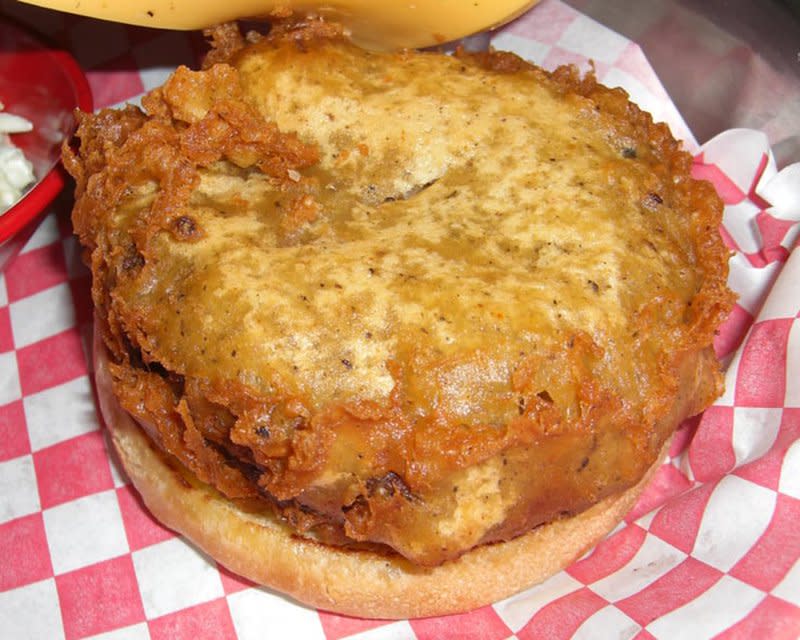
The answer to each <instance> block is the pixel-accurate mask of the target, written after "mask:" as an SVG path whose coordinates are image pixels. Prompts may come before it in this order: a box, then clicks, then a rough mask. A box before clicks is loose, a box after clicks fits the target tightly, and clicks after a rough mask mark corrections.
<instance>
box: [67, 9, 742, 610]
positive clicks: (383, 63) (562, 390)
mask: <svg viewBox="0 0 800 640" xmlns="http://www.w3.org/2000/svg"><path fill="white" fill-rule="evenodd" d="M209 37H210V40H211V45H212V48H211V51H210V52H209V54H208V56H207V58H206V61H205V63H204V65H203V68H202V69H200V70H198V71H192V70H189V69H187V68H183V67H182V68H179V69H178V70H176V72H175V73H174V74H173V75H172V76H171V77H170V78H169V80H168V81H167V82H166V83H165V84H164V85H163V86H162V87H160V88H157V89H155V90H153V91H151V92H150V93H149V94H148V95H147V96H145V97H144V98H143V100H142V107H141V108H138V107H133V106H128V107H126V108H124V109H119V110H103V111H100V112H98V113H97V114H81V115H80V116H79V128H78V131H77V143H76V144H74V145H73V146H71V147H69V146H68V147H65V150H64V160H65V165H66V167H67V168H68V170H69V171H70V172H71V173H72V175H73V176H74V177H75V179H76V203H75V208H74V211H73V222H74V227H75V231H76V233H77V234H78V236H79V239H80V242H81V244H82V245H83V247H84V250H85V257H86V261H87V264H89V266H90V267H91V270H92V274H93V286H92V294H93V300H94V305H95V327H96V328H95V331H96V345H95V361H96V377H97V385H98V394H99V399H100V405H101V411H102V414H103V416H104V418H105V422H106V423H107V425H108V428H109V430H110V433H111V439H112V442H113V444H114V447H115V449H116V451H117V453H118V455H119V458H120V460H121V462H122V464H123V466H124V467H125V469H126V471H127V472H128V474H129V475H130V478H131V480H132V482H133V484H134V485H135V486H136V488H137V489H138V491H139V492H140V493H141V495H142V496H143V499H144V502H145V503H146V505H147V506H148V508H149V509H150V510H151V511H152V512H153V513H154V514H155V516H156V517H157V518H159V519H160V520H161V521H162V522H164V523H165V524H166V525H168V526H169V527H171V528H173V529H175V530H176V531H178V532H180V533H181V534H183V535H185V536H186V537H187V538H188V539H190V540H191V541H193V542H194V543H195V544H196V545H198V546H199V547H200V548H201V549H203V550H204V551H206V552H207V553H208V554H209V555H211V556H212V557H213V558H215V559H216V560H218V561H219V562H221V563H222V564H224V565H225V566H227V567H229V568H230V569H232V570H233V571H235V572H237V573H239V574H241V575H243V576H245V577H246V578H249V579H250V580H253V581H255V582H257V583H259V584H263V585H266V586H269V587H271V588H274V589H276V590H278V591H281V592H283V593H286V594H288V595H290V596H292V597H294V598H296V599H297V600H299V601H301V602H303V603H306V604H309V605H312V606H315V607H319V608H322V609H327V610H331V611H337V612H341V613H345V614H350V615H357V616H368V617H380V618H406V617H416V616H429V615H439V614H445V613H454V612H459V611H465V610H468V609H471V608H475V607H478V606H481V605H484V604H487V603H490V602H493V601H497V600H499V599H502V598H504V597H507V596H509V595H511V594H513V593H516V592H518V591H520V590H522V589H525V588H527V587H529V586H531V585H533V584H536V583H537V582H540V581H542V580H544V579H545V578H547V577H549V576H550V575H552V574H554V573H556V572H557V571H559V570H560V569H562V568H564V567H565V566H567V565H568V564H569V563H571V562H572V561H573V560H575V559H576V558H577V557H579V556H580V555H581V554H582V553H584V552H585V551H586V550H588V549H589V548H591V547H592V546H593V545H594V544H596V543H597V542H598V541H599V540H600V539H601V538H602V537H603V536H605V535H606V534H607V533H608V532H609V531H611V530H612V529H613V528H614V527H615V526H616V525H617V524H618V523H619V522H620V520H621V519H622V518H624V516H625V514H626V513H627V512H628V511H629V510H630V509H631V508H632V507H633V505H634V504H635V502H636V500H637V498H638V496H639V494H640V493H641V491H642V489H643V487H644V486H645V485H646V483H647V481H648V479H649V478H650V477H651V475H652V474H653V473H654V470H655V469H657V467H658V466H659V465H660V464H661V462H662V460H663V456H664V452H665V451H666V448H667V447H668V445H669V441H670V438H671V436H672V434H673V433H674V432H675V430H676V429H677V428H678V426H679V425H680V424H681V423H682V422H683V420H685V419H686V418H688V417H690V416H692V415H695V414H697V413H699V412H701V411H703V409H705V408H706V407H707V406H708V405H709V404H710V403H711V402H713V400H714V399H715V398H716V397H717V396H718V395H719V394H720V393H721V390H722V378H721V375H720V372H719V365H718V363H717V361H716V358H715V356H714V352H713V348H712V341H713V337H714V334H715V331H716V330H717V327H718V326H719V325H720V323H721V322H722V320H723V319H724V318H725V316H726V314H727V313H728V311H729V310H730V308H731V305H732V294H731V293H730V291H729V290H728V288H727V286H726V280H727V258H728V255H727V251H726V249H725V248H724V246H723V244H722V241H721V239H720V236H719V233H718V231H717V228H718V225H719V222H720V218H721V210H722V205H721V202H720V199H719V198H718V196H717V195H716V193H715V192H714V189H713V187H712V186H711V185H709V184H708V183H705V182H700V181H696V180H694V179H692V177H691V175H690V167H691V157H690V156H689V155H688V154H687V153H686V152H685V151H683V150H682V148H681V145H680V144H679V143H678V142H677V141H676V140H674V139H673V137H672V136H671V134H670V133H669V131H668V129H667V128H666V126H665V125H663V124H654V123H653V121H652V118H651V117H650V116H649V115H648V114H646V113H644V112H642V111H641V110H640V109H638V108H637V107H636V106H635V105H633V104H632V103H631V102H630V101H629V100H628V96H627V95H626V94H625V93H624V91H622V90H621V89H609V88H606V87H603V86H602V85H600V84H598V83H597V82H596V80H595V79H594V77H593V76H592V75H591V74H589V75H584V76H581V75H580V74H579V73H578V72H577V70H576V69H574V68H572V67H562V68H559V69H557V70H555V71H553V72H547V71H544V70H542V69H540V68H537V67H535V66H534V65H532V64H530V63H528V62H526V61H524V60H522V59H520V58H519V57H517V56H515V55H513V54H510V53H503V52H496V51H490V52H481V53H467V52H464V51H458V52H456V54H455V55H444V54H442V53H436V52H411V51H402V52H395V53H378V52H373V51H366V50H363V49H360V48H359V47H357V46H355V45H354V44H352V43H351V42H350V41H349V40H348V39H347V37H346V36H345V34H344V33H343V32H342V29H341V28H339V27H337V26H336V25H335V24H332V23H328V22H324V21H319V20H310V19H308V20H294V21H291V20H287V21H277V22H276V23H274V24H273V26H272V28H271V29H270V31H269V32H268V33H267V34H266V35H262V34H257V33H248V34H247V35H242V34H241V33H240V31H239V28H238V27H237V26H236V25H223V26H221V27H219V28H217V29H215V30H213V31H212V32H210V33H209Z"/></svg>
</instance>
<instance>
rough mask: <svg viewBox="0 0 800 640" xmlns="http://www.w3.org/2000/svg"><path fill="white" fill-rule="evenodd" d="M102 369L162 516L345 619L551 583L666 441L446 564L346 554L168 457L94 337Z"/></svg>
mask: <svg viewBox="0 0 800 640" xmlns="http://www.w3.org/2000/svg"><path fill="white" fill-rule="evenodd" d="M95 375H96V383H97V389H98V396H99V401H100V407H101V411H102V413H103V416H104V419H105V422H106V425H107V426H108V428H109V431H110V433H111V438H112V442H113V444H114V448H115V450H116V452H117V454H118V455H119V458H120V460H121V462H122V464H123V466H124V467H125V470H126V471H127V473H128V475H129V477H130V479H131V481H132V482H133V484H134V486H135V487H136V488H137V490H138V491H139V492H140V493H141V495H142V497H143V499H144V502H145V504H146V505H147V507H148V509H150V510H151V511H152V512H153V513H154V514H155V516H156V517H157V518H158V519H159V520H161V521H162V522H163V523H165V524H166V525H167V526H169V527H170V528H172V529H174V530H175V531H177V532H179V533H181V534H183V535H185V536H186V537H187V538H188V539H189V540H191V541H192V542H194V543H195V544H196V545H197V546H199V547H200V548H201V549H202V550H203V551H205V552H206V553H208V554H209V555H210V556H211V557H213V558H214V559H216V560H218V561H219V562H221V563H222V564H223V565H224V566H226V567H227V568H229V569H231V570H233V571H234V572H236V573H238V574H240V575H242V576H244V577H245V578H248V579H250V580H252V581H254V582H256V583H257V584H261V585H264V586H267V587H270V588H273V589H277V590H278V591H281V592H283V593H286V594H288V595H290V596H292V597H293V598H296V599H297V600H298V601H300V602H301V603H303V604H306V605H310V606H313V607H317V608H319V609H324V610H328V611H334V612H337V613H342V614H345V615H352V616H359V617H369V618H385V619H395V618H396V619H402V618H413V617H425V616H435V615H445V614H450V613H458V612H462V611H467V610H470V609H474V608H477V607H480V606H483V605H485V604H488V603H491V602H497V601H499V600H501V599H503V598H506V597H509V596H511V595H513V594H515V593H517V592H519V591H522V590H524V589H526V588H528V587H531V586H534V585H535V584H538V583H539V582H542V581H544V580H545V579H547V578H548V577H550V576H552V575H553V574H555V573H557V572H558V571H560V570H561V569H563V568H565V567H566V566H568V565H569V564H570V563H572V562H573V561H574V560H575V559H577V558H578V557H580V556H581V555H582V554H583V553H584V552H585V551H586V550H588V549H589V548H591V547H592V546H594V545H595V544H597V542H599V541H600V540H601V539H602V538H603V537H604V536H605V535H607V534H608V532H609V531H611V530H612V529H613V528H614V527H615V526H616V525H617V523H618V522H620V521H621V520H622V518H623V517H624V515H625V514H626V513H628V512H629V511H630V510H631V509H632V508H633V506H634V504H635V503H636V500H637V499H638V497H639V495H640V494H641V492H642V490H643V489H644V487H645V486H646V485H647V482H648V481H649V480H650V478H651V476H652V475H653V473H654V472H655V470H656V469H657V468H658V467H659V466H660V464H661V462H662V460H663V456H664V454H665V451H666V449H667V446H668V445H665V447H664V450H663V451H662V452H661V455H660V456H659V457H658V459H657V460H656V462H655V464H654V465H653V466H652V467H651V468H650V469H649V470H648V471H647V473H646V474H645V476H644V477H643V478H642V480H641V481H640V482H639V483H638V484H637V485H635V486H634V487H632V488H630V489H628V490H627V491H625V492H624V493H622V494H619V495H614V496H611V497H608V498H606V499H605V500H603V501H602V502H600V503H598V504H596V505H595V506H593V507H592V508H591V509H589V510H587V511H585V512H583V513H581V514H580V515H578V516H574V517H571V518H565V519H562V520H557V521H555V522H551V523H549V524H546V525H543V526H541V527H538V528H537V529H535V530H533V531H531V532H530V533H528V534H525V535H523V536H520V537H518V538H515V539H514V540H512V541H510V542H504V543H498V544H491V545H485V546H482V547H479V548H477V549H474V550H473V551H471V552H469V553H467V554H465V555H463V556H461V557H460V558H459V559H458V560H455V561H451V562H447V563H445V564H442V565H440V566H438V567H433V568H425V567H418V566H415V565H413V564H411V563H410V562H408V561H407V560H406V559H404V558H402V557H401V556H399V555H397V554H386V553H379V552H375V551H357V550H346V549H341V548H338V547H331V546H328V545H323V544H319V543H316V542H313V541H310V540H307V539H305V538H300V537H297V536H295V535H293V534H292V532H291V529H290V528H288V527H287V526H286V525H285V524H283V523H281V522H279V521H278V520H276V519H273V518H270V517H268V516H264V515H263V513H260V514H258V515H256V514H253V513H252V512H248V511H247V510H246V508H242V507H238V506H237V505H236V503H234V502H232V501H230V500H228V499H226V498H224V497H223V496H221V495H220V494H219V493H218V492H217V491H215V490H214V489H213V488H211V487H209V486H208V485H205V484H203V483H200V482H199V481H197V480H196V479H195V478H193V477H191V475H190V474H188V472H187V471H186V470H185V469H182V468H181V465H180V463H178V462H176V461H174V460H172V461H170V462H167V458H165V456H164V454H163V453H161V452H160V451H159V450H157V449H156V448H155V447H154V445H153V444H152V443H151V442H150V441H149V440H148V438H147V436H146V435H145V434H144V432H143V431H142V430H141V429H140V428H139V427H138V426H137V425H136V424H135V423H134V421H133V420H132V418H131V417H130V415H129V414H128V413H127V412H126V411H124V410H123V409H122V407H120V406H119V403H118V401H117V399H116V397H115V396H114V394H113V391H112V386H111V379H110V374H109V371H108V360H107V352H106V350H105V347H104V346H103V344H102V340H101V339H99V338H98V337H97V336H96V338H95Z"/></svg>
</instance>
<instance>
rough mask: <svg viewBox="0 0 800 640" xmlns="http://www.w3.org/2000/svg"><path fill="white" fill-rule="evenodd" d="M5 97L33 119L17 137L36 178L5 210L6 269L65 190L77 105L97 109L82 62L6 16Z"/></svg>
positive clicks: (0, 45) (1, 239) (0, 80)
mask: <svg viewBox="0 0 800 640" xmlns="http://www.w3.org/2000/svg"><path fill="white" fill-rule="evenodd" d="M0 102H2V103H3V105H5V110H6V111H7V112H9V113H13V114H15V115H20V116H23V117H25V118H27V119H28V120H30V121H31V122H32V123H33V131H31V132H30V133H22V134H15V135H13V136H12V139H13V141H14V143H15V144H16V145H17V146H18V147H20V148H21V149H22V150H23V151H24V152H25V155H26V156H27V157H28V159H29V160H30V161H31V164H33V171H34V174H35V175H36V184H35V185H34V186H33V187H32V188H30V189H29V190H28V191H27V192H26V193H25V194H24V195H23V196H22V198H20V200H18V201H17V202H16V204H14V205H13V206H12V207H11V208H10V209H8V210H6V211H5V213H2V214H0V269H2V268H3V267H4V266H5V265H6V264H7V263H8V262H9V261H10V260H11V258H13V257H14V256H15V255H16V254H17V252H18V251H19V250H20V249H21V248H22V245H23V244H24V243H25V242H26V241H27V239H28V237H29V236H30V234H31V233H33V229H34V228H35V225H34V221H35V220H37V219H38V218H39V215H40V214H41V213H43V212H44V209H45V208H46V207H47V205H48V204H50V202H51V201H52V200H53V198H55V197H56V195H57V194H58V193H59V191H61V189H62V188H63V187H64V184H65V182H66V176H65V174H64V170H63V168H62V167H61V166H60V164H59V161H60V158H61V143H62V141H63V140H65V139H67V138H68V137H69V136H71V135H72V133H73V131H74V128H75V119H74V116H73V112H74V110H75V108H76V107H78V108H80V109H82V110H84V111H91V110H92V92H91V90H90V88H89V83H88V82H87V80H86V76H85V75H84V74H83V71H82V70H81V68H80V66H79V65H78V63H77V62H76V61H75V59H74V58H73V57H72V56H71V55H70V54H69V53H67V52H66V51H63V50H61V49H58V48H56V47H53V46H51V45H49V44H47V43H45V42H43V41H42V40H40V39H39V38H38V37H36V36H35V35H33V34H31V33H29V32H28V31H26V30H25V29H23V28H22V27H19V26H17V25H16V24H14V23H12V22H8V21H7V20H3V19H0Z"/></svg>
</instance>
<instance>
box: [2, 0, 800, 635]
mask: <svg viewBox="0 0 800 640" xmlns="http://www.w3.org/2000/svg"><path fill="white" fill-rule="evenodd" d="M0 9H1V10H3V11H4V12H6V13H12V14H14V15H15V16H16V17H17V18H18V19H21V20H22V21H26V22H28V23H29V24H32V25H35V26H36V27H37V28H38V29H39V30H40V31H44V32H46V33H47V34H49V35H50V36H51V37H52V38H53V39H55V40H57V41H59V42H61V43H62V44H65V45H66V46H68V47H69V48H70V49H71V50H72V51H73V53H74V54H75V55H76V57H77V58H78V59H79V60H80V61H81V62H82V63H83V64H84V66H85V67H86V68H87V69H88V70H89V79H90V83H91V84H92V87H93V89H94V92H95V101H96V104H97V105H98V106H100V107H103V106H108V105H113V104H117V103H120V102H122V101H124V100H128V99H133V98H135V97H136V96H138V95H139V94H141V93H142V92H143V91H145V90H147V89H150V88H152V87H153V86H155V85H157V84H160V83H161V82H163V80H164V79H165V78H166V76H167V75H168V73H169V72H170V71H171V69H172V68H174V66H175V65H176V64H179V63H186V64H195V63H196V60H197V57H198V55H199V52H200V51H201V49H202V43H201V42H199V40H198V39H197V38H196V37H195V36H186V35H184V34H176V33H166V32H153V31H148V30H144V29H134V28H129V27H123V26H120V25H112V24H105V23H99V22H96V21H91V20H83V19H78V18H72V17H68V16H65V15H62V14H52V13H47V12H43V11H41V10H38V9H32V8H29V7H25V6H23V5H18V4H16V3H9V2H4V1H2V0H0ZM491 40H492V43H493V44H494V45H495V46H496V47H497V48H503V49H508V50H513V51H516V52H518V53H519V54H520V55H522V56H524V57H527V58H529V59H532V60H534V61H535V62H537V63H539V64H542V65H544V66H546V67H553V66H555V65H557V64H561V63H565V62H569V63H576V64H579V65H581V66H583V67H586V65H587V59H588V58H592V59H593V60H594V66H595V69H596V72H597V75H598V77H599V79H600V80H601V81H603V82H605V83H606V84H610V85H622V86H624V87H625V88H626V89H627V90H628V91H629V92H630V93H631V95H632V96H634V99H635V100H636V101H638V102H639V103H640V104H641V105H642V106H644V107H646V108H648V109H649V110H650V111H652V112H653V113H654V114H655V116H656V119H660V120H664V121H666V122H668V123H669V125H670V126H671V128H672V129H673V131H674V132H675V134H676V135H677V136H679V137H681V138H683V139H684V140H686V145H687V147H688V148H689V149H690V150H692V151H694V152H695V153H696V154H697V161H696V163H695V167H694V171H695V174H696V176H697V177H699V178H706V179H709V180H711V181H712V182H713V183H714V184H715V186H716V188H717V189H718V191H719V193H720V195H721V196H722V198H723V200H724V201H725V205H726V207H725V217H724V228H723V235H724V237H725V240H726V242H727V243H728V245H729V246H730V247H731V249H732V250H734V251H735V254H734V256H733V258H732V261H731V276H730V283H731V286H732V287H733V288H734V289H735V290H736V291H737V292H738V293H739V295H740V297H739V301H738V304H737V306H736V308H735V310H734V312H733V313H732V315H731V317H730V319H729V320H728V322H727V323H726V324H725V325H724V327H723V328H722V330H721V332H720V334H719V336H718V337H717V340H716V345H715V346H716V348H717V351H718V353H719V354H720V356H721V357H722V358H723V360H724V362H725V363H726V364H727V380H726V392H725V395H724V396H723V397H722V398H720V399H719V400H718V401H717V402H716V403H715V404H714V406H713V407H711V408H710V409H708V410H707V411H706V412H705V413H704V414H703V416H702V417H701V418H699V419H695V420H693V421H691V422H690V423H687V424H686V425H685V426H684V427H683V428H682V429H681V430H680V431H679V433H678V436H677V438H676V440H675V441H674V443H673V446H672V450H671V451H670V456H669V459H668V460H667V461H666V462H665V463H664V464H663V466H662V467H661V468H660V469H659V471H658V473H657V475H656V477H655V479H654V481H653V483H652V484H651V486H650V487H649V489H648V490H647V491H646V493H645V494H644V496H643V497H642V498H641V500H640V502H639V504H638V505H637V506H636V508H635V509H634V511H633V512H632V513H631V514H630V515H629V516H628V518H627V519H626V521H625V522H624V523H623V524H622V525H620V526H619V527H618V528H617V529H616V530H615V532H614V533H613V534H612V535H611V536H609V537H608V538H607V539H606V540H605V541H604V542H603V543H601V544H600V545H599V546H598V547H597V548H595V549H594V550H593V551H592V552H590V553H589V554H587V556H585V557H584V558H582V559H581V560H579V561H578V562H576V563H575V564H573V565H572V566H571V567H569V568H568V569H567V570H565V571H563V572H561V573H559V574H558V575H556V576H554V577H553V578H551V579H550V580H548V581H547V582H545V583H544V584H542V585H539V586H537V587H534V588H532V589H530V590H528V591H525V592H523V593H520V594H518V595H516V596H513V597H511V598H509V599H507V600H505V601H502V602H498V603H494V604H492V605H489V606H486V607H483V608H481V609H479V610H477V611H473V612H470V613H466V614H463V615H458V616H449V617H442V618H429V619H424V620H402V621H395V622H386V621H376V620H360V619H354V618H348V617H344V616H339V615H335V614H331V613H327V612H320V611H315V610H313V609H309V608H306V607H303V606H300V605H298V604H296V603H294V602H292V601H290V600H288V599H286V598H284V597H282V596H280V595H278V594H276V593H273V592H270V591H268V590H265V589H260V588H257V587H254V586H253V585H251V584H250V583H248V582H246V581H245V580H243V579H241V578H239V577H237V576H235V575H233V574H231V573H229V572H228V571H226V570H225V569H224V568H222V567H219V566H218V565H216V564H215V563H214V561H213V560H210V559H209V558H207V557H205V556H204V555H202V554H201V553H199V552H198V551H197V550H196V549H194V548H193V547H192V546H191V545H189V544H188V543H186V542H185V541H184V540H183V539H182V538H180V537H178V536H176V535H175V534H174V533H172V532H170V531H169V530H167V529H165V528H163V527H162V526H161V525H160V524H158V523H157V522H155V521H154V520H153V519H152V517H151V516H150V515H149V514H148V512H147V511H146V510H145V509H144V507H143V506H142V504H141V502H140V500H139V498H138V496H137V494H136V492H135V491H134V490H133V489H132V487H131V486H130V484H129V483H128V481H127V479H126V478H125V476H124V472H122V471H121V470H120V469H119V467H118V466H117V464H116V461H115V460H114V458H113V456H111V455H109V451H108V445H107V442H106V438H105V435H104V431H103V428H102V425H101V424H100V422H99V420H98V417H97V413H96V410H95V402H94V396H93V387H92V381H91V375H92V372H91V370H90V364H89V363H90V353H89V345H90V344H91V314H92V310H91V300H90V295H89V286H90V279H89V274H88V272H87V271H86V269H85V267H83V265H82V264H81V262H80V259H79V248H78V245H77V242H76V240H75V239H74V237H73V236H72V235H71V228H70V224H69V209H70V206H71V197H70V195H69V194H64V195H63V196H62V197H61V198H60V199H59V200H58V201H56V203H55V204H54V205H53V207H52V211H51V212H50V214H49V215H48V216H47V217H46V218H45V220H44V222H42V224H41V225H40V226H39V227H38V228H37V229H36V231H35V233H34V234H33V236H32V238H31V240H30V241H29V242H28V244H27V245H26V247H25V248H24V249H23V251H22V253H21V254H20V255H19V256H18V257H17V258H16V260H15V261H14V262H13V263H12V264H11V265H10V266H9V267H8V269H7V271H6V273H5V274H3V275H0V636H2V637H3V638H62V637H64V638H68V639H72V638H83V637H103V638H115V639H122V638H125V639H128V638H130V639H140V638H154V639H160V638H165V639H166V638H169V639H178V640H179V639H181V638H191V639H193V640H200V639H203V638H223V639H225V638H283V637H287V638H289V637H291V638H303V639H305V638H311V639H325V640H339V639H341V638H360V639H362V640H378V639H383V638H394V639H406V638H407V639H409V640H411V639H419V640H426V639H428V638H431V639H433V638H467V639H469V638H476V639H478V638H480V639H486V640H502V639H505V638H519V639H520V640H523V639H529V638H530V639H533V638H554V639H561V638H583V637H619V638H636V639H637V640H640V639H645V638H670V639H671V638H683V637H685V638H712V637H723V638H731V639H732V638H751V637H759V638H796V637H798V636H800V563H799V562H798V558H800V531H798V522H800V252H798V251H796V250H795V251H793V248H795V247H796V246H797V237H798V229H800V164H798V165H793V166H790V167H787V168H785V169H783V170H782V171H780V172H778V171H777V169H776V167H775V163H774V160H773V158H772V155H771V152H770V150H769V146H768V143H767V140H766V137H765V136H764V135H763V134H760V133H758V132H755V131H745V130H738V131H729V132H726V133H724V134H722V135H721V136H719V137H718V138H715V139H714V140H712V141H711V142H709V143H707V144H706V145H704V146H703V147H698V146H697V145H696V143H695V142H694V140H693V138H692V137H691V134H690V133H689V131H688V129H687V128H686V125H685V124H684V123H683V121H682V119H681V118H680V116H679V114H678V113H677V111H676V110H675V108H674V106H673V105H672V104H671V102H670V101H669V99H668V97H667V95H666V93H665V91H664V89H663V88H662V87H661V85H660V83H659V82H658V79H657V78H656V77H655V74H654V73H653V72H652V70H651V69H650V67H649V65H648V64H647V61H646V59H645V58H644V56H643V54H642V52H641V50H640V49H639V48H638V47H637V46H636V45H635V44H633V43H631V42H629V41H627V40H625V39H624V38H622V37H621V36H619V35H617V34H615V33H613V32H610V31H608V30H607V29H605V28H603V27H602V26H600V25H598V24H597V23H595V22H593V21H591V20H590V19H589V18H587V17H586V16H583V15H582V14H580V13H577V12H575V11H574V10H572V9H570V8H569V7H567V6H566V5H564V4H561V3H560V2H557V1H555V0H544V2H542V3H541V5H539V6H538V7H537V8H535V9H534V10H533V11H531V12H530V13H529V14H526V15H525V16H523V17H522V18H520V19H519V20H517V21H515V22H514V23H512V24H511V25H509V26H508V27H506V28H505V29H503V30H501V31H499V32H497V33H496V34H493V35H492V37H491ZM165 61H167V62H165Z"/></svg>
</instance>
